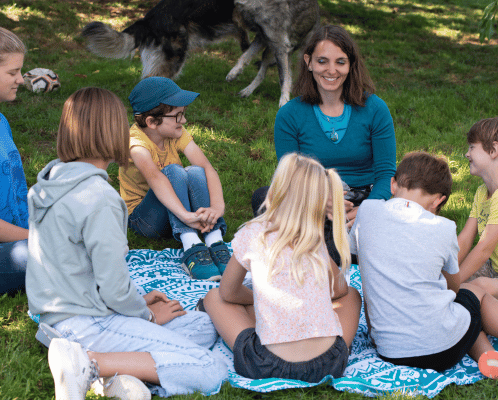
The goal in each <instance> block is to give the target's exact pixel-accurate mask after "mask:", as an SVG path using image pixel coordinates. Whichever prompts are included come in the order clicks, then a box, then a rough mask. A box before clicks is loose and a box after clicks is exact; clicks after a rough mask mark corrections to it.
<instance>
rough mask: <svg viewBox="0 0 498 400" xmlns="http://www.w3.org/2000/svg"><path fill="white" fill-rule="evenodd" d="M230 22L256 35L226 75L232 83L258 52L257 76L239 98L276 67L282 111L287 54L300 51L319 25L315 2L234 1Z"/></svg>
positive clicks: (287, 87)
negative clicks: (259, 55) (273, 66)
mask: <svg viewBox="0 0 498 400" xmlns="http://www.w3.org/2000/svg"><path fill="white" fill-rule="evenodd" d="M234 3H235V12H234V20H235V21H236V22H237V23H238V25H239V26H241V27H243V28H244V29H247V30H250V31H252V32H255V33H256V37H255V38H254V40H253V41H252V43H251V44H250V46H249V48H248V49H247V50H246V51H245V52H244V53H243V54H242V56H241V57H240V58H239V60H238V61H237V64H235V66H234V67H233V68H232V70H231V71H230V72H229V73H228V75H227V78H226V79H227V81H229V82H230V81H233V80H234V79H235V78H236V77H237V76H238V75H239V74H240V73H241V72H242V70H243V69H244V67H245V66H246V65H247V64H248V63H249V62H250V61H251V59H252V58H253V57H254V56H255V55H256V54H257V53H258V52H259V51H260V50H262V49H264V50H263V57H262V60H261V64H260V68H259V71H258V74H257V75H256V77H255V78H254V80H253V81H252V82H251V83H250V84H249V86H247V87H246V88H245V89H243V90H242V91H241V92H240V93H239V94H240V95H241V96H242V97H247V96H250V95H251V94H252V92H254V90H255V89H256V88H257V87H258V86H259V85H260V84H261V82H262V81H263V79H264V78H265V75H266V70H267V69H268V66H269V65H271V64H272V63H273V62H276V63H277V68H278V74H279V78H280V88H281V95H280V102H279V106H280V107H282V106H283V105H284V104H285V103H287V102H288V101H289V100H290V92H291V88H292V76H291V62H290V56H291V54H292V53H293V52H294V51H295V50H296V49H298V48H299V47H301V46H302V45H303V44H304V42H305V40H306V38H307V37H308V35H309V34H310V33H311V32H312V31H313V29H315V28H316V27H317V26H318V25H319V22H320V19H319V8H318V2H317V0H235V1H234Z"/></svg>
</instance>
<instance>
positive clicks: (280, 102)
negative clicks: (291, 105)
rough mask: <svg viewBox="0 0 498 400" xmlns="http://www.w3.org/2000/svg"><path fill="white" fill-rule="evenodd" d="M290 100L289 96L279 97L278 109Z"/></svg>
mask: <svg viewBox="0 0 498 400" xmlns="http://www.w3.org/2000/svg"><path fill="white" fill-rule="evenodd" d="M289 100H290V95H289V94H283V93H282V95H281V96H280V101H279V103H278V106H279V107H282V106H284V105H285V103H287V102H288V101H289Z"/></svg>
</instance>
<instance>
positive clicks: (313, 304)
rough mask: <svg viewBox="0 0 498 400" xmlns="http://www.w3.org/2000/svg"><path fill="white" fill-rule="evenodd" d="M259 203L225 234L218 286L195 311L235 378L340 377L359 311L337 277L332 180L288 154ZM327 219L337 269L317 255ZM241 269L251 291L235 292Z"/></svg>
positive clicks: (343, 245)
mask: <svg viewBox="0 0 498 400" xmlns="http://www.w3.org/2000/svg"><path fill="white" fill-rule="evenodd" d="M265 206H266V211H265V212H264V213H263V214H261V215H260V216H258V217H256V218H254V219H253V220H251V221H249V222H247V223H246V224H245V225H244V226H243V227H242V228H241V229H240V230H239V231H238V232H237V234H236V235H235V238H234V240H233V241H232V247H233V251H234V252H233V256H232V257H231V259H230V262H229V263H228V266H227V269H226V271H225V274H224V275H223V277H222V280H221V284H220V287H219V288H218V289H213V290H211V291H210V292H209V293H208V294H207V296H206V298H205V299H204V301H203V305H204V307H205V309H206V311H207V313H208V314H209V316H210V317H211V319H212V321H213V323H214V325H215V327H216V329H217V330H218V332H219V334H220V335H221V336H222V337H223V339H224V340H225V342H226V343H227V344H228V346H229V347H230V348H231V349H232V350H233V353H234V364H235V370H236V372H237V373H238V374H240V375H243V376H245V377H248V378H252V379H258V378H270V377H275V378H287V379H298V380H302V381H306V382H319V381H320V380H321V379H322V378H323V377H325V376H327V375H332V376H333V377H340V376H342V374H343V372H344V369H345V368H346V366H347V361H348V354H349V347H350V346H351V343H352V342H353V338H354V336H355V334H356V330H357V328H358V321H359V315H360V308H361V298H360V296H359V294H358V292H357V291H356V290H355V289H354V288H351V287H348V285H347V283H346V280H345V278H344V272H345V270H346V269H347V268H348V267H349V264H350V252H349V245H348V241H347V236H346V227H345V223H344V221H345V214H344V197H343V192H342V184H341V180H340V178H339V176H338V175H337V173H336V172H335V171H334V170H328V171H327V170H326V169H324V168H323V166H322V165H321V164H320V163H319V162H317V161H315V160H313V159H311V158H308V157H304V156H301V155H298V154H296V153H291V154H288V155H286V156H284V157H282V159H281V160H280V163H279V165H278V167H277V170H276V171H275V174H274V176H273V180H272V183H271V186H270V188H269V191H268V194H267V196H266V199H265ZM327 218H328V219H332V218H334V220H335V221H337V223H334V224H333V226H334V240H335V244H336V246H337V249H338V251H339V254H340V258H341V264H342V265H343V271H340V270H339V268H338V267H337V264H336V263H335V262H334V261H332V259H331V258H330V256H329V255H328V252H327V248H326V245H325V239H324V224H325V220H326V219H327ZM341 221H342V223H341ZM248 271H249V272H251V275H252V284H253V291H252V290H250V289H248V288H247V287H245V286H243V285H242V282H243V280H244V277H245V275H246V273H247V272H248Z"/></svg>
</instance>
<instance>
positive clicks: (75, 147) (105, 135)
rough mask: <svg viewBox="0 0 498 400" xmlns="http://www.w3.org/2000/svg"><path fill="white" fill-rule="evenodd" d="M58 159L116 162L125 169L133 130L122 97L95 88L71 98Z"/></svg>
mask: <svg viewBox="0 0 498 400" xmlns="http://www.w3.org/2000/svg"><path fill="white" fill-rule="evenodd" d="M57 156H58V157H59V158H60V159H61V161H63V162H70V161H75V160H78V159H81V158H98V159H101V160H105V161H110V160H113V161H115V162H116V163H118V164H119V165H120V166H123V167H125V168H126V167H127V166H128V162H129V158H130V128H129V125H128V117H127V115H126V109H125V107H124V105H123V102H122V101H121V100H120V99H119V97H118V96H116V95H115V94H114V93H112V92H111V91H109V90H106V89H100V88H95V87H87V88H83V89H79V90H78V91H76V92H74V93H73V94H72V95H71V96H69V98H68V99H67V100H66V102H65V103H64V107H63V109H62V115H61V120H60V124H59V131H58V134H57Z"/></svg>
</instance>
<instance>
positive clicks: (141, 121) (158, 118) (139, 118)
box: [134, 104, 175, 128]
mask: <svg viewBox="0 0 498 400" xmlns="http://www.w3.org/2000/svg"><path fill="white" fill-rule="evenodd" d="M174 108H175V107H173V106H169V105H167V104H159V105H158V106H157V107H154V108H153V109H152V110H149V111H146V112H143V113H142V114H137V115H135V116H134V118H135V122H136V123H137V125H138V126H139V127H140V128H146V127H147V122H146V120H147V118H148V117H152V118H153V120H152V122H154V123H155V124H157V125H161V124H162V123H163V119H162V116H163V115H164V114H167V113H169V112H170V111H171V110H173V109H174Z"/></svg>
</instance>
